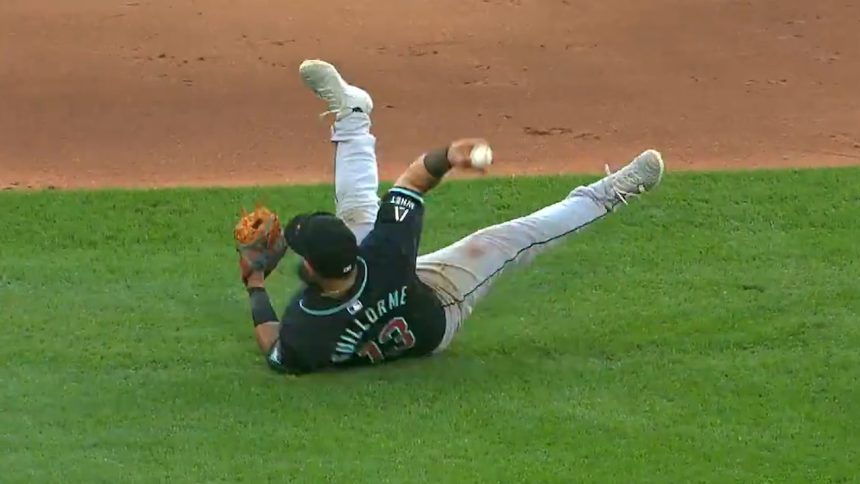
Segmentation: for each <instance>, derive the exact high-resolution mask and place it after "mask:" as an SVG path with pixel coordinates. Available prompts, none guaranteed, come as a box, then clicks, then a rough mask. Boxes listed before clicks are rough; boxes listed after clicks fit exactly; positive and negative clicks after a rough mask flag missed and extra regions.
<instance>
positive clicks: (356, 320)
mask: <svg viewBox="0 0 860 484" xmlns="http://www.w3.org/2000/svg"><path fill="white" fill-rule="evenodd" d="M405 305H406V286H403V287H401V288H400V289H397V290H394V291H391V292H389V293H388V294H386V295H385V297H383V298H381V299H379V300H378V301H376V304H374V305H372V306H367V307H364V306H363V305H362V304H361V302H360V301H356V302H355V303H353V304H352V305H351V306H349V307H348V308H347V311H349V314H352V316H353V318H352V323H351V324H350V325H349V326H348V327H347V328H346V330H345V331H344V333H343V334H342V335H340V340H339V341H338V342H337V345H336V346H335V354H334V355H332V361H334V362H335V363H337V362H341V361H345V360H348V359H349V358H350V357H351V356H352V355H353V354H354V353H355V352H356V351H357V350H358V348H357V346H358V344H359V343H360V342H361V340H362V338H363V337H364V333H365V332H366V331H367V330H369V329H370V328H371V327H372V326H373V324H374V323H376V322H377V321H379V319H380V318H381V317H382V316H384V315H385V314H386V313H388V312H390V311H393V310H395V309H397V308H399V307H402V306H405Z"/></svg>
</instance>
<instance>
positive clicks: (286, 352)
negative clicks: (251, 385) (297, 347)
mask: <svg viewBox="0 0 860 484" xmlns="http://www.w3.org/2000/svg"><path fill="white" fill-rule="evenodd" d="M266 363H267V364H268V365H269V368H271V369H272V370H275V371H276V372H278V373H289V374H292V375H298V374H302V373H306V372H307V371H306V370H304V369H303V368H302V365H301V360H300V359H299V357H298V355H297V354H296V352H295V351H293V348H292V347H290V346H289V345H283V344H281V338H278V340H277V341H275V344H274V345H272V349H271V350H269V353H268V354H267V355H266Z"/></svg>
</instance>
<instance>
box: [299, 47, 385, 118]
mask: <svg viewBox="0 0 860 484" xmlns="http://www.w3.org/2000/svg"><path fill="white" fill-rule="evenodd" d="M299 74H300V75H301V76H302V80H303V81H304V82H305V85H306V86H308V87H309V88H311V90H312V91H313V92H314V93H315V94H316V95H317V97H319V98H320V99H322V100H323V101H325V102H326V103H327V104H328V111H326V112H324V113H323V114H322V116H325V115H327V114H332V113H334V114H336V116H337V119H341V118H343V117H345V116H347V115H349V114H351V113H353V112H356V111H360V112H363V113H365V114H370V112H371V111H373V99H371V97H370V94H368V93H367V91H365V90H364V89H361V88H358V87H355V86H353V85H350V84H348V83H347V82H346V81H345V80H344V79H343V77H342V76H341V75H340V73H339V72H337V69H336V68H335V67H334V66H333V65H331V64H329V63H328V62H325V61H322V60H318V59H310V60H306V61H304V62H302V64H301V65H300V66H299Z"/></svg>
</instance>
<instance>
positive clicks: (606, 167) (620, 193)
mask: <svg viewBox="0 0 860 484" xmlns="http://www.w3.org/2000/svg"><path fill="white" fill-rule="evenodd" d="M603 168H604V170H606V176H607V177H610V176H612V175H613V173H612V170H610V169H609V164H608V163H607V164H605V165H603ZM616 173H617V172H616ZM613 182H614V180H613ZM609 186H610V187H612V191H614V192H615V194H616V195H618V199H619V200H621V203H623V204H624V205H629V203H627V197H636V196H639V195H641V194H642V193H644V192H645V187H644V186H642V185H637V188H638V189H639V193H632V192H625V191H624V190H620V189H619V188H618V187H617V186H616V184H615V183H610V184H609Z"/></svg>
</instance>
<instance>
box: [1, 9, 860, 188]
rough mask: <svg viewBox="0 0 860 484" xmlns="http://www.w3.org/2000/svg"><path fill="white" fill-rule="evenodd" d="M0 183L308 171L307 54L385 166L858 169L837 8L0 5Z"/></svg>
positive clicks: (850, 60) (858, 114)
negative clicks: (322, 65)
mask: <svg viewBox="0 0 860 484" xmlns="http://www.w3.org/2000/svg"><path fill="white" fill-rule="evenodd" d="M0 34H2V41H0V167H2V169H0V188H6V189H14V188H45V187H58V188H66V187H77V188H94V187H105V186H112V187H128V186H135V187H140V186H167V185H244V184H255V183H267V184H268V183H298V182H316V181H327V180H328V179H329V178H330V175H331V161H330V160H331V154H332V150H331V146H330V145H329V144H328V143H327V135H328V125H327V123H326V122H325V121H321V120H319V118H318V117H317V114H318V113H319V112H320V111H322V109H323V108H322V104H321V103H320V102H319V101H318V100H316V99H315V98H314V97H313V96H312V95H311V94H310V93H309V92H308V91H306V90H305V89H304V88H303V87H302V85H301V83H300V80H299V78H298V75H297V71H296V70H297V67H298V64H299V63H300V62H301V60H302V59H304V58H323V59H327V60H330V61H332V62H334V63H335V64H337V65H338V66H339V67H340V69H341V70H342V71H343V73H344V74H345V75H346V76H347V77H348V79H350V80H352V81H353V82H354V83H356V84H358V85H360V86H363V87H365V88H367V89H368V90H370V91H371V93H372V94H373V95H374V99H375V101H376V111H375V112H374V120H375V132H376V134H377V136H378V138H379V146H378V148H379V154H380V163H381V168H382V174H383V177H385V178H391V177H392V176H394V175H395V174H396V173H398V172H399V171H400V170H401V169H402V168H403V167H404V166H405V164H406V163H408V162H409V161H411V159H412V158H413V157H414V156H415V155H417V154H418V153H420V152H421V151H423V150H425V149H428V148H432V147H435V146H437V145H439V144H443V143H445V142H447V141H448V140H450V139H452V138H455V137H460V136H472V135H476V136H485V137H487V138H488V139H490V140H491V141H492V142H493V144H494V148H495V151H496V153H497V156H498V161H499V163H498V164H497V165H496V169H495V173H497V174H499V173H500V174H537V173H542V174H551V173H559V172H569V171H588V172H597V171H599V170H601V169H602V166H603V164H604V163H605V162H610V163H612V164H613V165H618V164H621V163H624V162H626V161H627V160H628V159H629V158H630V157H632V156H633V155H635V154H637V153H638V152H640V151H641V150H642V149H644V148H648V147H654V148H657V149H660V150H661V151H663V152H664V155H665V156H666V158H667V160H668V161H669V162H670V163H671V166H672V168H673V169H676V170H677V169H705V168H707V169H713V168H717V169H736V168H752V167H781V166H798V167H799V166H821V165H827V166H837V165H849V164H860V96H858V94H857V92H858V91H857V89H858V86H860V5H858V4H857V3H856V2H850V1H846V0H821V1H818V2H808V1H803V0H779V1H777V0H758V1H722V0H721V1H713V0H710V1H705V0H696V1H691V0H650V1H648V2H643V1H640V0H605V1H602V2H586V1H581V0H579V1H578V0H531V1H530V0H505V1H501V0H498V1H497V0H483V1H462V0H434V1H432V2H430V1H420V2H419V1H387V2H382V1H379V0H349V1H343V0H330V1H327V2H318V1H314V0H293V1H290V2H280V1H275V0H244V1H243V2H241V4H240V3H239V2H232V1H227V0H208V1H206V2H196V1H176V0H172V1H129V0H123V1H104V0H79V1H75V2H68V1H61V0H36V1H33V0H5V1H3V2H2V3H0Z"/></svg>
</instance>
